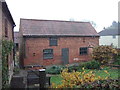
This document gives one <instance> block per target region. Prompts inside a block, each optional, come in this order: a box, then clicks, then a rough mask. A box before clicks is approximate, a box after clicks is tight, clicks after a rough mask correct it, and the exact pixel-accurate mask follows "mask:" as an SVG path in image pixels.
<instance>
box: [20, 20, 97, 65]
mask: <svg viewBox="0 0 120 90" xmlns="http://www.w3.org/2000/svg"><path fill="white" fill-rule="evenodd" d="M19 32H20V36H21V40H20V41H21V42H20V43H21V44H20V50H21V51H20V62H21V64H22V65H24V66H25V65H34V64H40V65H45V66H46V65H53V64H71V63H77V62H81V61H88V60H91V53H92V47H95V46H98V45H99V35H98V34H97V32H96V31H95V29H94V28H93V27H92V25H91V24H90V23H89V22H76V21H58V20H35V19H21V20H20V31H19Z"/></svg>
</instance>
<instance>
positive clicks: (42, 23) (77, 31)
mask: <svg viewBox="0 0 120 90" xmlns="http://www.w3.org/2000/svg"><path fill="white" fill-rule="evenodd" d="M20 30H21V31H22V34H23V36H55V35H56V36H99V35H98V34H97V32H96V30H95V29H94V28H93V27H92V25H91V24H90V23H89V22H76V21H59V20H36V19H21V20H20Z"/></svg>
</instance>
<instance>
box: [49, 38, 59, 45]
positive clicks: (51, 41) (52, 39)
mask: <svg viewBox="0 0 120 90" xmlns="http://www.w3.org/2000/svg"><path fill="white" fill-rule="evenodd" d="M49 42H50V46H57V38H56V37H51V38H49Z"/></svg>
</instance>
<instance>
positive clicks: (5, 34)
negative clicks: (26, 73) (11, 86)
mask: <svg viewBox="0 0 120 90" xmlns="http://www.w3.org/2000/svg"><path fill="white" fill-rule="evenodd" d="M14 27H15V22H14V20H13V18H12V15H11V13H10V11H9V8H8V6H7V3H6V2H5V1H4V0H1V1H0V42H1V40H8V41H12V42H13V41H14V38H13V37H14V33H13V29H14ZM0 55H1V54H0ZM7 59H8V70H9V82H10V80H11V76H12V74H13V68H14V51H13V50H12V52H11V53H10V54H9V55H8V57H7ZM3 77H4V76H3Z"/></svg>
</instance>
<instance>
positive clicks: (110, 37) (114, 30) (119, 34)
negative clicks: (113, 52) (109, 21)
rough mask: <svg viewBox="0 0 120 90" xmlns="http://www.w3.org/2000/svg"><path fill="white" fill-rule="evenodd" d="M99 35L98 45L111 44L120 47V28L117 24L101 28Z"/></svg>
mask: <svg viewBox="0 0 120 90" xmlns="http://www.w3.org/2000/svg"><path fill="white" fill-rule="evenodd" d="M116 24H117V23H116ZM99 35H100V39H99V45H112V46H113V47H115V48H120V28H119V27H118V25H116V27H109V28H107V29H104V30H102V31H101V32H99Z"/></svg>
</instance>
